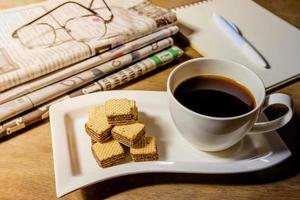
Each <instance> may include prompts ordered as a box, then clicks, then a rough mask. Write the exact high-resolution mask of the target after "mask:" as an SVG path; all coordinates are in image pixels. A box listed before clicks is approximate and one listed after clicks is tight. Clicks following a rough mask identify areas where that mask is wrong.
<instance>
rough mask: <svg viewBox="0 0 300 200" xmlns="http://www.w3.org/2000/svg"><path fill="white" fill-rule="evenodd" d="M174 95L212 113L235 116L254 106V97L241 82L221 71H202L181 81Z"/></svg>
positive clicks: (195, 108)
mask: <svg viewBox="0 0 300 200" xmlns="http://www.w3.org/2000/svg"><path fill="white" fill-rule="evenodd" d="M174 96H175V98H176V99H177V100H178V101H179V102H180V103H181V104H182V105H184V106H185V107H187V108H189V109H190V110H192V111H194V112H197V113H199V114H203V115H207V116H211V117H234V116H238V115H242V114H245V113H247V112H249V111H251V110H252V109H254V108H255V104H256V103H255V99H254V97H253V95H252V94H251V92H250V91H249V89H248V88H246V87H245V86H243V85H242V84H240V83H238V82H236V81H234V80H232V79H229V78H226V77H223V76H218V75H200V76H196V77H192V78H189V79H187V80H185V81H183V82H181V83H180V84H179V85H178V86H177V87H176V89H175V92H174Z"/></svg>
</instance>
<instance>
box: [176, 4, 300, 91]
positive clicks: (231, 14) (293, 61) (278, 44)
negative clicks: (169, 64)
mask: <svg viewBox="0 0 300 200" xmlns="http://www.w3.org/2000/svg"><path fill="white" fill-rule="evenodd" d="M173 11H174V12H176V14H177V17H178V21H179V26H180V30H181V31H180V32H181V33H182V34H183V35H184V37H185V38H187V39H188V41H189V42H190V45H191V46H192V47H193V48H194V49H196V50H197V51H198V52H199V53H201V54H202V55H203V56H209V57H216V58H225V59H229V60H233V61H236V62H239V63H241V64H244V65H246V66H247V67H249V68H251V69H252V70H253V71H255V72H256V73H257V74H258V75H259V76H260V77H261V78H262V80H263V81H264V84H265V86H266V88H267V89H268V90H269V89H272V88H274V87H276V86H279V85H282V84H284V83H286V82H288V81H291V80H294V79H296V78H299V77H300V31H299V29H297V28H295V27H294V26H292V25H290V24H288V23H287V22H285V21H283V20H282V19H280V18H279V17H277V16H275V15H274V14H272V13H271V12H269V11H268V10H266V9H264V8H263V7H261V6H259V5H258V4H256V3H255V2H253V1H252V0H207V1H202V2H199V3H195V4H191V5H187V6H183V7H179V8H175V9H173ZM213 13H216V14H218V15H222V16H223V17H225V18H226V19H228V20H230V21H232V22H233V23H234V24H235V25H237V27H238V28H239V30H240V31H241V33H242V35H243V36H244V37H245V38H246V39H247V40H248V41H249V42H250V43H251V44H252V45H253V46H254V47H255V48H256V49H257V50H258V51H259V52H260V53H261V54H262V55H263V57H264V58H265V59H266V60H267V62H268V63H269V65H270V67H271V68H270V69H266V68H262V67H257V66H255V65H254V64H252V63H251V61H249V60H248V59H247V58H246V57H245V55H244V54H243V53H242V52H240V51H239V49H237V48H236V47H235V46H234V44H233V43H232V42H231V41H230V40H229V39H228V38H227V37H226V36H225V35H224V34H223V33H222V31H220V29H218V28H217V27H216V25H215V24H214V22H213V20H212V14H213Z"/></svg>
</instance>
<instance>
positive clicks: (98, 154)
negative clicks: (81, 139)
mask: <svg viewBox="0 0 300 200" xmlns="http://www.w3.org/2000/svg"><path fill="white" fill-rule="evenodd" d="M92 152H93V156H94V158H95V159H96V161H97V163H98V165H99V166H100V167H103V168H105V167H109V166H113V165H116V164H118V163H120V162H121V161H123V160H124V159H125V153H124V150H123V148H122V146H121V144H120V143H119V142H117V141H116V140H109V141H107V142H105V143H99V142H97V143H94V144H93V145H92Z"/></svg>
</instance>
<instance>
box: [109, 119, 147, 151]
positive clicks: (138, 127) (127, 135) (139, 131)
mask: <svg viewBox="0 0 300 200" xmlns="http://www.w3.org/2000/svg"><path fill="white" fill-rule="evenodd" d="M111 134H112V136H113V138H114V139H115V140H117V141H118V142H120V143H122V144H124V145H126V146H128V147H134V146H135V145H136V144H137V143H138V142H139V140H141V139H142V138H143V137H144V135H145V125H144V124H143V123H142V122H135V123H133V124H126V125H119V126H114V127H113V129H112V130H111Z"/></svg>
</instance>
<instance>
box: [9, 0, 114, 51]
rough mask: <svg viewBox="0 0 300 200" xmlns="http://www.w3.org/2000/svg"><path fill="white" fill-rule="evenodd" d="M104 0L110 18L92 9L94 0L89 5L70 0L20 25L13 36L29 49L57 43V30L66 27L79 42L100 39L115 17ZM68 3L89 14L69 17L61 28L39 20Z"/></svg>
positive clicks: (69, 33)
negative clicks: (107, 25) (105, 17)
mask: <svg viewBox="0 0 300 200" xmlns="http://www.w3.org/2000/svg"><path fill="white" fill-rule="evenodd" d="M102 1H103V3H104V5H105V8H106V9H107V10H108V11H109V15H110V16H109V17H108V19H104V18H103V17H101V16H100V15H99V14H98V13H97V12H95V11H94V10H92V5H93V3H94V0H92V1H91V2H90V4H89V6H88V7H86V6H84V5H82V4H80V3H77V2H74V1H68V2H65V3H62V4H60V5H58V6H57V7H55V8H53V9H51V10H49V11H48V12H46V13H45V14H43V15H41V16H39V17H38V18H36V19H34V20H32V21H30V22H28V23H27V24H24V25H23V26H21V27H19V28H18V29H16V30H15V31H14V32H13V33H12V37H13V38H16V39H19V41H20V42H21V44H22V45H23V46H25V47H27V48H29V49H33V48H47V47H52V46H54V45H56V44H57V42H58V41H57V30H59V29H64V30H65V32H66V33H67V34H68V35H69V36H70V39H73V40H75V41H78V42H87V41H90V40H94V39H95V40H99V39H101V38H103V37H104V36H105V34H106V32H107V27H106V24H107V23H109V22H111V21H112V20H113V17H114V16H113V13H112V11H111V8H110V7H109V6H108V5H107V3H106V2H105V0H102ZM66 5H76V6H79V7H80V8H83V9H84V10H85V11H88V12H89V14H85V15H82V16H78V17H72V18H70V19H67V20H66V21H65V23H64V24H63V25H62V24H59V28H54V26H52V25H51V24H49V23H45V22H38V20H40V19H42V18H43V17H45V16H47V15H49V14H51V13H52V12H54V11H56V10H57V9H59V8H61V7H63V6H66ZM57 22H58V21H57Z"/></svg>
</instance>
